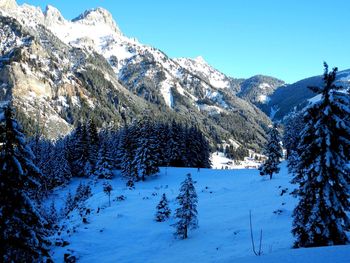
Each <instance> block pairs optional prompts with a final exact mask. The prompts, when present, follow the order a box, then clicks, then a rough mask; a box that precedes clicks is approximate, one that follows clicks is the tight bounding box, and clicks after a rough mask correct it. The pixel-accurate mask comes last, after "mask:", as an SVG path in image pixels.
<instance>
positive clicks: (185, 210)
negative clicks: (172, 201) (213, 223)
mask: <svg viewBox="0 0 350 263" xmlns="http://www.w3.org/2000/svg"><path fill="white" fill-rule="evenodd" d="M186 177H187V178H186V179H185V181H183V182H182V184H181V188H180V194H179V196H178V197H177V198H176V199H177V201H178V202H179V205H180V207H179V208H177V209H176V211H175V218H176V219H177V220H178V221H177V222H176V223H175V224H174V226H175V227H176V232H175V236H176V237H178V238H180V239H186V238H187V237H188V229H196V228H198V219H197V202H198V196H197V193H196V189H195V188H194V183H193V180H192V177H191V174H187V175H186Z"/></svg>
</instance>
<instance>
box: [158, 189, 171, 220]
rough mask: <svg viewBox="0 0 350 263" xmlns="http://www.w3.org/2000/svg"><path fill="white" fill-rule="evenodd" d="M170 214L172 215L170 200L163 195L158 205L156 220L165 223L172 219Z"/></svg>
mask: <svg viewBox="0 0 350 263" xmlns="http://www.w3.org/2000/svg"><path fill="white" fill-rule="evenodd" d="M170 214H171V210H170V208H169V204H168V199H167V198H166V195H165V194H163V195H162V199H161V200H160V202H159V204H158V205H157V212H156V215H155V220H156V221H157V222H164V221H165V220H166V219H168V218H169V217H170Z"/></svg>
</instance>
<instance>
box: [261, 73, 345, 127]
mask: <svg viewBox="0 0 350 263" xmlns="http://www.w3.org/2000/svg"><path fill="white" fill-rule="evenodd" d="M336 84H337V85H340V86H343V87H344V88H349V87H350V69H348V70H342V71H339V72H338V74H337V82H336ZM321 85H323V76H321V75H320V76H314V77H310V78H306V79H303V80H300V81H297V82H295V83H293V84H289V85H284V86H281V87H279V88H277V89H276V90H275V91H274V92H273V94H271V96H270V100H269V102H268V104H267V105H266V106H267V107H266V108H263V110H264V111H265V112H266V114H268V115H270V114H271V111H272V112H274V114H273V115H274V118H275V119H276V120H281V119H283V118H284V117H285V116H287V115H288V114H289V113H290V112H292V111H294V110H296V111H298V110H300V109H302V108H304V107H305V106H306V105H307V103H308V101H309V100H312V99H313V98H314V97H315V94H314V93H313V92H312V91H311V90H310V89H308V87H309V86H321Z"/></svg>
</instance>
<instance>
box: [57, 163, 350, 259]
mask: <svg viewBox="0 0 350 263" xmlns="http://www.w3.org/2000/svg"><path fill="white" fill-rule="evenodd" d="M187 173H192V175H193V179H194V180H195V181H196V182H197V183H196V184H195V186H196V190H197V193H198V199H199V201H198V220H199V228H198V229H196V230H194V231H191V232H190V235H189V239H187V240H178V239H175V238H174V236H173V232H174V227H172V226H171V224H173V223H174V219H170V220H169V221H166V222H163V223H158V222H155V221H154V214H155V207H156V205H157V204H158V202H159V200H160V197H161V195H162V194H163V193H166V195H167V197H168V200H169V202H170V207H171V209H172V212H173V211H174V210H175V208H176V207H177V203H176V196H177V195H178V190H179V187H180V183H181V182H182V181H183V180H184V178H185V175H186V174H187ZM85 180H86V179H85ZM290 180H291V178H290V175H288V173H287V169H286V167H285V164H282V167H281V172H280V174H278V175H275V176H274V178H273V179H272V180H271V181H270V180H268V179H267V178H263V177H261V176H259V171H258V170H253V169H242V170H215V169H200V171H197V169H186V168H168V169H166V168H162V169H161V172H160V174H159V175H158V176H156V177H153V178H149V179H148V180H147V181H146V182H140V183H137V184H136V188H135V189H134V190H129V189H127V188H126V187H125V181H123V180H121V179H120V176H117V177H116V179H113V180H111V184H112V186H113V189H114V190H113V192H112V199H113V201H112V205H111V207H108V197H107V196H106V195H105V194H104V192H103V181H97V182H95V184H94V186H92V192H93V196H92V197H91V198H89V199H88V200H87V201H86V207H88V208H90V209H91V214H90V215H88V216H87V220H88V223H87V224H84V223H82V219H81V217H80V216H79V215H78V214H77V213H76V212H73V213H72V214H71V218H70V219H69V220H67V221H66V222H65V224H67V226H68V227H67V229H66V231H64V233H62V234H61V237H62V238H63V239H64V240H67V241H68V242H69V243H70V244H69V245H68V246H66V247H54V248H53V252H52V254H53V258H54V260H55V262H62V261H63V254H64V253H67V251H68V253H71V254H73V255H76V256H77V257H78V258H79V262H101V263H102V262H118V263H120V262H130V263H131V262H133V263H134V262H150V263H151V262H192V263H193V262H281V261H283V262H349V258H350V246H340V247H327V248H315V249H291V247H292V245H293V236H292V234H291V232H290V230H291V223H292V218H291V213H292V210H293V208H294V206H295V204H296V199H294V198H293V197H292V196H291V195H290V194H289V193H290V192H291V191H292V188H293V186H292V185H290V183H289V181H290ZM78 183H79V181H78V180H74V181H73V182H72V183H71V184H70V185H69V187H67V188H64V189H61V190H57V192H56V193H55V194H54V195H53V196H52V198H53V199H54V200H55V202H56V204H57V205H58V206H60V204H61V205H62V203H63V200H64V198H65V196H66V194H67V192H68V190H69V189H70V190H71V192H72V193H74V192H75V189H76V187H77V185H78ZM282 192H283V193H284V192H286V193H284V194H282ZM120 195H124V196H125V197H126V200H125V201H117V200H116V197H117V196H120ZM98 208H100V211H99V213H97V211H98ZM250 210H251V212H252V219H253V230H254V238H255V242H256V246H258V239H259V233H260V229H262V231H263V240H262V250H263V255H262V256H260V257H257V256H255V255H254V254H253V252H252V245H251V239H250V228H249V211H250ZM67 230H69V233H67ZM74 231H75V232H74Z"/></svg>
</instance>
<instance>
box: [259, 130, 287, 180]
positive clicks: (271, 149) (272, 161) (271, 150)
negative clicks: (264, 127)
mask: <svg viewBox="0 0 350 263" xmlns="http://www.w3.org/2000/svg"><path fill="white" fill-rule="evenodd" d="M268 136H269V139H268V142H267V145H266V148H265V151H264V153H265V155H266V156H267V158H268V159H267V160H266V161H265V163H264V164H263V165H262V166H260V168H259V170H260V175H262V176H263V175H269V176H270V180H271V179H272V175H273V174H274V173H278V172H279V170H280V168H279V167H278V165H279V164H280V163H281V160H280V159H281V158H282V147H281V145H280V135H279V132H278V130H277V126H276V124H274V125H273V127H272V128H271V129H270V131H269V134H268Z"/></svg>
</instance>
